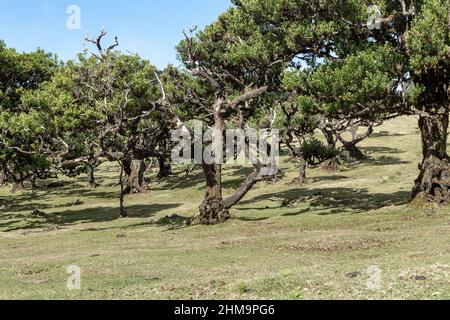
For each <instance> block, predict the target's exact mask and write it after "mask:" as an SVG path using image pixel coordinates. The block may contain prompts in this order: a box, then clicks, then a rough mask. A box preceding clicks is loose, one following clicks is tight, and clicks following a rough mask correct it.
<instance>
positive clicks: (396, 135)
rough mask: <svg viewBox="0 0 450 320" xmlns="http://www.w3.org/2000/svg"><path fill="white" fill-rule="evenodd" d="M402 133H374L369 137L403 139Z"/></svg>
mask: <svg viewBox="0 0 450 320" xmlns="http://www.w3.org/2000/svg"><path fill="white" fill-rule="evenodd" d="M405 136H407V134H404V133H391V132H389V131H380V132H374V133H372V134H371V135H370V137H371V138H384V137H405Z"/></svg>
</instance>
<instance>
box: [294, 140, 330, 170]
mask: <svg viewBox="0 0 450 320" xmlns="http://www.w3.org/2000/svg"><path fill="white" fill-rule="evenodd" d="M300 153H301V154H302V156H303V157H304V159H305V160H306V162H307V163H308V164H318V163H322V162H324V161H326V160H330V159H333V158H335V157H336V156H337V155H338V154H339V151H338V150H336V149H333V148H330V147H328V146H326V145H325V144H324V143H323V142H322V141H320V140H318V139H316V138H312V139H309V140H307V141H304V142H303V143H302V144H301V146H300Z"/></svg>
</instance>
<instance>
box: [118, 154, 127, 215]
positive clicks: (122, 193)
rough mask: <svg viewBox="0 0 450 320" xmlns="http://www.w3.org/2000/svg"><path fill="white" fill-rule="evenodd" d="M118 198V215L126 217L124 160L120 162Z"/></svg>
mask: <svg viewBox="0 0 450 320" xmlns="http://www.w3.org/2000/svg"><path fill="white" fill-rule="evenodd" d="M119 164H120V199H119V201H120V202H119V206H120V217H121V218H126V217H128V213H127V211H126V209H125V204H124V203H125V181H124V172H125V168H126V166H124V162H120V161H119Z"/></svg>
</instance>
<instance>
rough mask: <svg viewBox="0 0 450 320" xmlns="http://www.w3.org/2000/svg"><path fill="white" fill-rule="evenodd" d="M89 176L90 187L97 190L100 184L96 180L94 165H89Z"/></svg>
mask: <svg viewBox="0 0 450 320" xmlns="http://www.w3.org/2000/svg"><path fill="white" fill-rule="evenodd" d="M87 176H88V181H89V187H91V188H92V189H95V188H97V187H98V186H99V184H98V183H97V181H96V180H95V165H94V164H92V163H88V167H87Z"/></svg>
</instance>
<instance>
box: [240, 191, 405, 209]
mask: <svg viewBox="0 0 450 320" xmlns="http://www.w3.org/2000/svg"><path fill="white" fill-rule="evenodd" d="M300 198H301V199H302V202H305V203H307V204H309V206H310V208H315V209H320V210H323V213H321V214H322V215H329V214H339V213H363V212H367V211H370V210H377V209H381V208H383V207H387V206H398V205H404V204H407V203H408V202H409V200H410V199H411V193H410V192H406V191H399V192H396V193H370V192H368V190H367V189H353V188H321V189H292V190H287V191H284V192H280V193H276V194H274V193H269V194H264V195H260V196H257V197H255V198H253V199H249V200H246V201H243V202H242V204H243V205H245V204H251V203H255V202H257V201H263V200H269V201H272V202H275V203H278V204H279V208H284V207H289V206H292V205H293V204H295V203H296V202H298V200H299V199H300ZM309 210H310V209H305V210H302V211H300V212H299V213H297V214H302V213H306V212H307V211H309ZM297 214H292V213H289V214H287V215H297Z"/></svg>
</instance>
